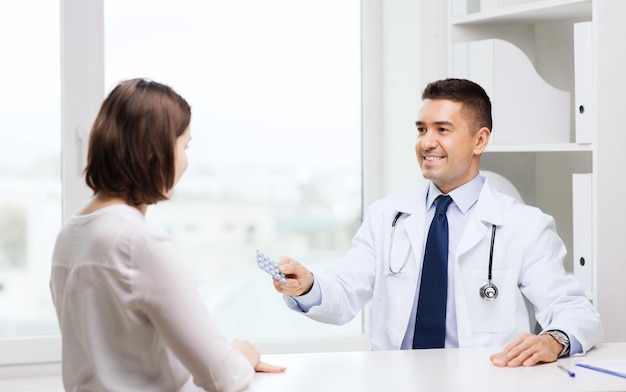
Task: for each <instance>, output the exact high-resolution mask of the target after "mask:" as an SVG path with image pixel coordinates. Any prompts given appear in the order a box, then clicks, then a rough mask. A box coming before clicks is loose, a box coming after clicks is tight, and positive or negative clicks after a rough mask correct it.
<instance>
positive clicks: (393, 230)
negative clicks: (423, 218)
mask: <svg viewBox="0 0 626 392" xmlns="http://www.w3.org/2000/svg"><path fill="white" fill-rule="evenodd" d="M402 215H404V213H403V212H398V213H397V214H396V216H395V217H394V218H393V221H392V222H391V236H390V239H389V254H388V266H387V268H388V269H389V275H397V274H399V273H401V272H402V270H403V269H404V267H405V266H406V263H407V261H408V257H406V258H405V259H404V262H403V263H402V265H401V266H400V269H398V270H397V271H394V269H393V267H392V265H391V260H392V255H393V244H394V238H395V236H396V227H397V224H398V220H399V219H400V217H401V216H402ZM495 241H496V225H494V224H492V225H491V244H490V246H489V268H488V270H487V284H485V285H484V286H482V287H481V288H480V291H479V294H480V296H481V297H482V298H484V299H485V300H486V301H490V300H492V299H494V298H496V297H497V296H498V288H497V287H496V285H494V284H493V283H491V279H492V277H493V247H494V245H495ZM487 288H491V289H492V291H491V294H486V290H487Z"/></svg>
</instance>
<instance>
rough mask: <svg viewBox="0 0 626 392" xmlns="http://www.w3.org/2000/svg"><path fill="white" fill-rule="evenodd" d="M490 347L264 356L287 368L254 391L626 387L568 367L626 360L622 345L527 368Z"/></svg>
mask: <svg viewBox="0 0 626 392" xmlns="http://www.w3.org/2000/svg"><path fill="white" fill-rule="evenodd" d="M493 352H494V350H493V349H484V348H477V349H436V350H414V351H376V352H369V351H368V352H343V353H307V354H277V355H264V356H263V360H264V361H266V362H270V363H273V364H276V365H283V366H286V367H287V371H286V372H285V373H282V374H262V373H257V374H256V376H255V379H254V383H253V390H254V391H255V392H256V391H258V392H265V391H298V392H307V391H316V392H317V391H324V392H333V391H341V392H351V391H355V392H369V391H371V392H381V391H385V392H386V391H392V392H403V391H411V392H414V391H437V392H442V391H454V392H458V391H484V392H499V391H524V392H530V391H550V392H552V391H626V379H624V378H620V377H616V376H612V375H608V374H604V373H600V372H597V371H593V370H589V369H585V368H581V367H578V366H574V364H576V363H577V362H586V361H593V360H607V359H626V343H610V344H609V343H607V344H602V345H599V346H598V347H597V348H595V349H593V350H591V351H590V352H588V353H587V354H586V355H585V356H584V357H572V358H565V359H560V360H559V361H558V363H559V364H561V365H563V366H565V367H567V368H569V369H571V370H573V371H574V372H575V373H576V377H569V376H568V375H567V373H565V372H564V371H562V370H561V369H559V368H557V367H556V364H555V363H548V364H542V365H537V366H533V367H529V368H524V367H520V368H498V367H495V366H493V365H492V364H491V362H490V361H489V355H490V354H491V353H493Z"/></svg>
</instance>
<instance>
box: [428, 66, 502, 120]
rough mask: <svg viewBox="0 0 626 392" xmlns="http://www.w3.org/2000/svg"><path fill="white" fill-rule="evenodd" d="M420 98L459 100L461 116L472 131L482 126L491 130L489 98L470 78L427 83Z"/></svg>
mask: <svg viewBox="0 0 626 392" xmlns="http://www.w3.org/2000/svg"><path fill="white" fill-rule="evenodd" d="M422 99H447V100H450V101H453V102H460V103H461V104H462V105H463V109H462V113H463V116H464V117H465V121H467V123H468V125H469V126H470V129H471V130H472V132H476V131H478V130H479V129H480V128H482V127H486V128H488V129H489V131H491V128H492V126H493V120H492V117H491V100H490V99H489V96H488V95H487V93H486V92H485V90H484V89H483V88H482V87H481V86H480V85H478V84H477V83H474V82H472V81H471V80H467V79H453V78H450V79H442V80H437V81H435V82H432V83H429V84H428V85H427V86H426V87H425V88H424V91H423V92H422ZM472 127H473V129H472Z"/></svg>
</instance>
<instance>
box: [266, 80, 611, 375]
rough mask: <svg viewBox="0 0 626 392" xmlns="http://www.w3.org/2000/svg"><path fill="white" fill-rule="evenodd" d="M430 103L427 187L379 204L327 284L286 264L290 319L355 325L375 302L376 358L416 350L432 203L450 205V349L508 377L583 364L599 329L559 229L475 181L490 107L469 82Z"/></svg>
mask: <svg viewBox="0 0 626 392" xmlns="http://www.w3.org/2000/svg"><path fill="white" fill-rule="evenodd" d="M422 100H423V103H422V107H421V110H420V111H419V115H418V120H417V122H416V125H417V140H416V144H415V152H416V155H417V160H418V163H419V165H420V167H421V169H422V174H423V176H424V178H425V179H427V180H429V181H426V182H424V183H423V184H421V185H420V186H418V188H417V189H415V190H414V191H412V192H409V193H407V194H404V195H401V196H397V197H388V198H385V199H383V200H380V201H378V202H376V203H374V204H373V205H372V206H371V207H370V208H369V209H368V211H367V214H366V218H365V220H364V222H363V223H362V225H361V227H360V228H359V230H358V232H357V234H356V236H355V237H354V239H353V245H352V248H351V249H350V250H349V251H348V253H347V254H346V256H345V258H344V259H343V260H340V261H337V262H335V263H333V264H332V265H331V266H330V267H329V269H328V271H326V272H325V273H323V274H316V275H315V276H314V275H313V274H312V273H311V272H310V271H309V270H308V269H306V268H305V267H304V266H303V265H302V264H300V263H299V262H297V261H296V260H293V259H291V258H288V257H283V258H281V259H280V260H279V265H280V271H281V272H282V273H284V274H285V275H287V277H288V278H289V279H287V282H286V284H283V283H281V282H280V281H278V280H274V286H275V288H276V290H277V291H278V292H280V293H282V294H284V295H285V300H286V302H287V304H288V306H289V307H290V308H291V309H293V310H295V311H297V312H301V313H304V314H305V315H306V316H308V317H310V318H312V319H314V320H318V321H321V322H324V323H330V324H344V323H346V322H348V321H350V320H352V319H353V318H354V317H355V316H356V315H357V314H358V313H359V311H360V310H361V309H362V308H363V306H364V305H365V304H367V303H368V302H370V301H371V314H370V322H371V325H370V343H371V347H372V349H374V350H392V349H411V348H413V337H414V335H415V334H416V333H415V332H414V331H415V324H416V321H415V318H416V313H417V312H418V300H419V296H420V294H419V293H420V285H422V282H421V276H422V265H423V262H424V253H425V249H424V248H425V244H426V238H427V234H428V231H429V227H430V223H431V221H432V220H433V216H434V213H435V206H434V204H435V203H434V201H435V199H436V197H437V196H439V195H441V194H444V195H449V196H450V197H451V198H452V202H451V204H450V205H449V207H448V209H447V219H448V222H449V247H448V256H447V289H444V290H443V291H444V294H443V295H444V296H446V293H445V292H446V291H447V298H445V299H444V301H443V303H444V305H443V307H444V308H445V309H444V310H443V312H445V314H444V317H445V321H444V322H445V331H443V332H442V334H444V335H445V343H444V344H443V345H442V346H443V347H473V346H485V347H486V346H493V347H498V349H494V351H496V350H501V351H499V352H496V353H495V354H493V355H492V356H491V361H492V362H493V364H494V365H496V366H509V367H515V366H532V365H535V364H537V363H542V362H552V361H555V360H556V359H557V358H559V357H561V356H566V355H572V354H581V353H585V352H586V351H588V350H589V349H591V348H592V347H593V346H594V345H595V344H597V343H598V342H599V341H600V340H601V338H602V327H601V323H600V318H599V315H598V313H597V312H596V310H595V309H594V308H593V307H592V306H591V305H590V303H589V301H588V300H587V298H586V297H585V295H584V293H583V291H582V290H581V288H580V287H579V285H578V283H577V281H576V280H575V278H574V277H573V276H572V275H570V274H567V273H566V271H565V269H564V267H563V259H564V257H565V255H566V250H565V247H564V245H563V243H562V241H561V239H560V238H559V236H558V235H557V233H556V228H555V222H554V220H553V218H552V217H550V216H548V215H546V214H544V213H543V212H541V211H540V210H539V209H537V208H534V207H530V206H526V205H524V204H521V203H519V202H518V201H517V200H515V199H513V198H511V197H509V196H507V195H504V194H502V193H499V192H498V191H496V190H495V189H494V188H493V187H492V186H491V185H490V184H489V182H488V181H487V179H486V178H485V177H483V176H482V175H481V174H480V173H479V161H480V156H481V153H482V152H483V151H484V149H485V147H486V146H487V143H488V142H489V137H490V135H491V102H490V100H489V97H488V96H487V94H486V93H485V91H484V90H483V89H482V87H480V86H479V85H477V84H475V83H473V82H471V81H468V80H462V79H446V80H440V81H436V82H433V83H430V84H429V85H428V86H426V88H425V90H424V91H423V93H422ZM492 243H493V245H491V244H492ZM444 263H445V261H444ZM490 264H491V266H490ZM443 268H446V267H445V265H444V267H443ZM444 284H445V281H444ZM485 288H487V289H488V290H487V291H485V290H484V289H485ZM425 298H427V297H425ZM526 301H528V302H529V303H530V304H532V306H531V308H533V311H534V316H535V318H536V320H537V322H538V323H539V325H540V327H541V333H540V334H539V335H535V334H532V330H533V328H534V325H531V317H530V316H529V313H528V310H527V306H526ZM423 312H425V311H423ZM441 329H444V328H443V327H442V328H441ZM502 347H503V348H502Z"/></svg>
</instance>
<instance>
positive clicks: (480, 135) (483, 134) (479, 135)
mask: <svg viewBox="0 0 626 392" xmlns="http://www.w3.org/2000/svg"><path fill="white" fill-rule="evenodd" d="M490 137H491V131H490V130H489V128H487V127H482V128H480V129H479V130H478V132H476V135H475V136H474V140H475V141H476V144H475V145H474V154H476V155H480V154H482V152H483V151H484V150H485V148H487V144H489V138H490Z"/></svg>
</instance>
